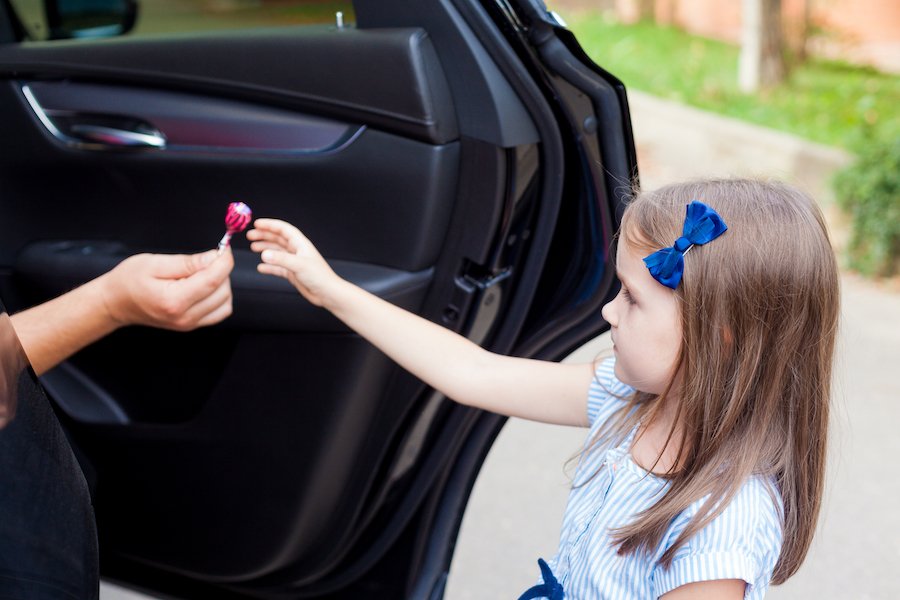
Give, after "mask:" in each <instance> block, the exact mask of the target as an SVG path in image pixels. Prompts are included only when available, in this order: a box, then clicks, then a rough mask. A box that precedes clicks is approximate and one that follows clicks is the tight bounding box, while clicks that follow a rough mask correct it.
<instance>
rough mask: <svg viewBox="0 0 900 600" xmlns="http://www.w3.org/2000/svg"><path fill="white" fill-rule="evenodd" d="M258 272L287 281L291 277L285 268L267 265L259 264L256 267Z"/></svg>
mask: <svg viewBox="0 0 900 600" xmlns="http://www.w3.org/2000/svg"><path fill="white" fill-rule="evenodd" d="M256 270H257V271H259V272H260V273H262V274H263V275H275V276H276V277H281V278H282V279H287V278H288V277H289V276H290V275H291V273H290V272H289V271H288V270H287V269H285V268H284V267H278V266H275V265H267V264H266V263H259V264H258V265H256Z"/></svg>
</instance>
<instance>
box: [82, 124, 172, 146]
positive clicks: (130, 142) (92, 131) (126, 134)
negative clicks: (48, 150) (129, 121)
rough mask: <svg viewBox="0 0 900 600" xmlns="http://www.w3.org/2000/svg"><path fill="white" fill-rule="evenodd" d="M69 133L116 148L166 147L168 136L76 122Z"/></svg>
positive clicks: (86, 140)
mask: <svg viewBox="0 0 900 600" xmlns="http://www.w3.org/2000/svg"><path fill="white" fill-rule="evenodd" d="M69 133H70V134H71V135H73V136H75V137H77V138H78V139H80V140H83V141H85V142H89V143H91V144H103V145H105V146H113V147H116V148H121V147H129V148H147V147H149V148H165V147H166V138H165V136H163V134H162V133H159V132H140V131H129V130H127V129H117V128H115V127H104V126H102V125H86V124H75V125H72V126H71V127H70V128H69Z"/></svg>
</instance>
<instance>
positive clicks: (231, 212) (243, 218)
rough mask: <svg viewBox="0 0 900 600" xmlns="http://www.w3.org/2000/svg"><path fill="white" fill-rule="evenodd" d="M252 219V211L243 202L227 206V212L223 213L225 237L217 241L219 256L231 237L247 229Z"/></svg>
mask: <svg viewBox="0 0 900 600" xmlns="http://www.w3.org/2000/svg"><path fill="white" fill-rule="evenodd" d="M252 218H253V211H252V210H250V207H249V206H247V205H246V204H244V203H243V202H232V203H231V204H229V205H228V210H227V211H225V235H223V236H222V239H221V240H219V253H220V254H221V253H222V251H223V250H225V248H227V247H228V244H230V243H231V236H233V235H234V234H235V233H240V232H242V231H243V230H245V229H247V225H249V224H250V219H252Z"/></svg>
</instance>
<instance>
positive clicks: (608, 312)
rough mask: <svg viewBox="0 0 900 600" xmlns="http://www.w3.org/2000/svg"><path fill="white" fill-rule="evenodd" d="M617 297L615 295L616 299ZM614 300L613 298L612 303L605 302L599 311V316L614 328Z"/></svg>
mask: <svg viewBox="0 0 900 600" xmlns="http://www.w3.org/2000/svg"><path fill="white" fill-rule="evenodd" d="M618 297H619V296H618V295H617V296H616V298H618ZM616 298H613V300H612V302H607V303H606V304H604V305H603V308H601V309H600V314H601V315H602V316H603V318H604V319H606V322H607V323H609V325H610V327H615V326H616V321H617V319H616V311H615V307H614V306H613V305H614V304H615V303H616Z"/></svg>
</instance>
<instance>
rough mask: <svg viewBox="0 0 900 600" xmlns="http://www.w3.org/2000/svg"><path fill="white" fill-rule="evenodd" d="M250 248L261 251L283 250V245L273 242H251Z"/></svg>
mask: <svg viewBox="0 0 900 600" xmlns="http://www.w3.org/2000/svg"><path fill="white" fill-rule="evenodd" d="M250 249H251V250H253V251H254V252H262V251H263V250H284V249H285V247H284V246H282V245H281V244H276V243H274V242H253V243H251V244H250Z"/></svg>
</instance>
